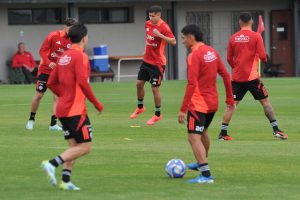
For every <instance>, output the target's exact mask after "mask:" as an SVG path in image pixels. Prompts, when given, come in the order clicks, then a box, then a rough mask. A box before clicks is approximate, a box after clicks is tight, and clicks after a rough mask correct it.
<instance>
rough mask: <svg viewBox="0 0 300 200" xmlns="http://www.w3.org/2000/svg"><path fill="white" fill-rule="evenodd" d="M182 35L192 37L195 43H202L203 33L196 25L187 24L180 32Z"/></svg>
mask: <svg viewBox="0 0 300 200" xmlns="http://www.w3.org/2000/svg"><path fill="white" fill-rule="evenodd" d="M181 33H182V34H183V35H194V36H195V39H196V41H198V42H203V33H202V32H201V30H200V27H199V26H197V25H196V24H189V25H186V26H185V27H183V29H182V30H181Z"/></svg>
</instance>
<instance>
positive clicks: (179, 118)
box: [178, 111, 186, 124]
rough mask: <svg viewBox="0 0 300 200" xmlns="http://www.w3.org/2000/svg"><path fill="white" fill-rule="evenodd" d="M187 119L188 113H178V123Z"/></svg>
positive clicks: (182, 122)
mask: <svg viewBox="0 0 300 200" xmlns="http://www.w3.org/2000/svg"><path fill="white" fill-rule="evenodd" d="M185 120H186V113H183V112H181V111H180V112H179V113H178V123H179V124H184V122H185Z"/></svg>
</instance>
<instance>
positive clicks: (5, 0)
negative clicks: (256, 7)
mask: <svg viewBox="0 0 300 200" xmlns="http://www.w3.org/2000/svg"><path fill="white" fill-rule="evenodd" d="M172 1H177V2H179V1H185V2H188V1H190V2H193V1H194V2H195V1H199V2H204V1H211V0H188V1H186V0H131V1H130V0H0V4H25V3H31V4H44V3H51V4H53V3H59V4H66V3H120V2H122V3H139V2H172ZM214 1H226V0H214Z"/></svg>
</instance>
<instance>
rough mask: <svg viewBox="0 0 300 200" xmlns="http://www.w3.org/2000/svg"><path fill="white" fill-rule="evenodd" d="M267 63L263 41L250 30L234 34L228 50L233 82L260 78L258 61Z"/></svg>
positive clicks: (244, 29) (246, 29)
mask: <svg viewBox="0 0 300 200" xmlns="http://www.w3.org/2000/svg"><path fill="white" fill-rule="evenodd" d="M259 58H260V59H261V60H262V61H263V62H266V61H267V54H266V51H265V48H264V44H263V39H262V37H261V35H260V34H258V33H256V32H254V31H252V30H251V29H249V28H242V29H241V30H240V31H239V32H237V33H235V34H233V35H232V36H231V38H230V40H229V43H228V48H227V61H228V63H229V64H230V66H231V67H232V80H233V81H236V82H247V81H251V80H254V79H258V78H259V73H258V60H259Z"/></svg>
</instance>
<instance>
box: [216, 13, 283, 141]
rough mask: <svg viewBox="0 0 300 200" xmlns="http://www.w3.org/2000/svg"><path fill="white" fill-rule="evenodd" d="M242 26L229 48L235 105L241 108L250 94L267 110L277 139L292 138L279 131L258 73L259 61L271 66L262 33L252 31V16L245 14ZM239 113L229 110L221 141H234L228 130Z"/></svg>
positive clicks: (225, 116)
mask: <svg viewBox="0 0 300 200" xmlns="http://www.w3.org/2000/svg"><path fill="white" fill-rule="evenodd" d="M239 24H240V27H241V30H240V31H239V32H237V33H235V34H233V35H232V36H231V38H230V40H229V44H228V47H227V60H228V63H229V64H230V66H231V68H232V82H231V84H232V89H233V96H234V100H235V104H236V105H238V104H239V102H240V101H241V100H242V99H243V97H244V96H245V94H246V93H247V92H248V91H250V92H251V94H252V96H253V97H254V99H255V100H258V101H259V102H260V103H261V105H262V106H263V109H264V112H265V115H266V117H267V118H268V119H269V121H270V123H271V126H272V127H273V136H274V137H275V138H281V139H283V140H285V139H287V138H288V135H287V134H285V133H284V132H283V131H281V130H280V129H279V128H278V123H277V121H276V119H275V114H274V112H273V108H272V105H271V103H270V101H269V99H268V93H267V90H266V88H265V87H264V85H263V83H262V81H261V80H260V76H259V73H258V60H259V59H261V60H262V61H263V62H267V54H266V51H265V48H264V44H263V39H262V37H261V35H260V34H259V33H256V32H254V31H252V24H253V20H252V16H251V14H250V13H241V15H240V20H239ZM235 110H236V108H235V107H227V108H226V110H225V113H224V115H223V122H222V126H221V132H220V134H219V140H232V139H233V138H232V137H230V136H229V135H228V133H227V129H228V126H229V122H230V120H231V118H232V115H233V113H234V112H235Z"/></svg>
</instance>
